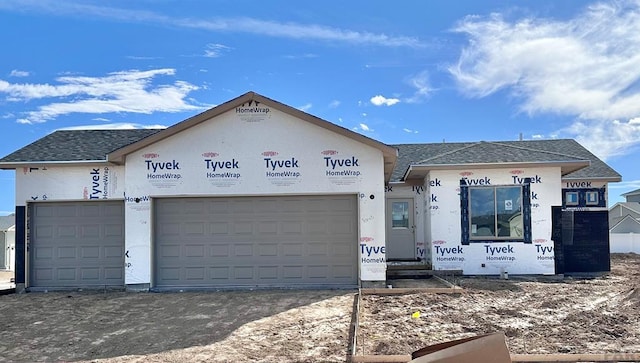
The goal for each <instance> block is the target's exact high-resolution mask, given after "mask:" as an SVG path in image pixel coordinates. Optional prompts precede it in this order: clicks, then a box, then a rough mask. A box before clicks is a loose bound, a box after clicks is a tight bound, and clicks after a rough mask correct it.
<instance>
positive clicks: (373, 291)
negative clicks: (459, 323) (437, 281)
mask: <svg viewBox="0 0 640 363" xmlns="http://www.w3.org/2000/svg"><path fill="white" fill-rule="evenodd" d="M360 292H361V293H362V294H363V295H402V294H462V293H463V292H464V290H463V289H462V288H461V287H455V288H451V287H423V288H420V287H397V288H396V287H394V288H391V289H388V288H387V289H384V288H365V289H360Z"/></svg>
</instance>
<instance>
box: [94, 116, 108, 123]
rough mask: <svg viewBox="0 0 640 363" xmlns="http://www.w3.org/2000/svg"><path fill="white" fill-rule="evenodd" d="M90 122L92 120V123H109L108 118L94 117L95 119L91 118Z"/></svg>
mask: <svg viewBox="0 0 640 363" xmlns="http://www.w3.org/2000/svg"><path fill="white" fill-rule="evenodd" d="M91 120H93V121H104V122H109V121H111V120H109V119H108V118H104V117H96V118H92V119H91Z"/></svg>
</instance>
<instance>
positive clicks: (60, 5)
mask: <svg viewBox="0 0 640 363" xmlns="http://www.w3.org/2000/svg"><path fill="white" fill-rule="evenodd" d="M0 9H4V10H10V11H16V12H40V13H46V14H51V15H58V16H76V17H91V18H103V19H112V20H117V21H123V22H129V23H151V24H161V25H167V26H177V27H183V28H193V29H200V30H208V31H212V32H224V33H248V34H253V35H258V36H268V37H275V38H289V39H305V40H319V41H329V42H343V43H349V44H357V45H377V46H384V47H410V48H422V47H424V46H425V44H424V43H423V42H422V41H420V40H419V39H417V38H415V37H406V36H391V35H386V34H382V33H371V32H366V31H355V30H349V29H340V28H334V27H329V26H324V25H319V24H297V23H293V22H287V23H280V22H276V21H270V20H261V19H256V18H249V17H236V18H224V17H218V18H201V19H198V18H173V17H170V16H167V15H163V14H160V13H156V12H153V11H148V10H135V9H127V8H115V7H107V6H99V5H92V4H87V3H78V2H74V1H64V2H62V1H59V0H37V1H33V0H32V1H25V0H4V1H0Z"/></svg>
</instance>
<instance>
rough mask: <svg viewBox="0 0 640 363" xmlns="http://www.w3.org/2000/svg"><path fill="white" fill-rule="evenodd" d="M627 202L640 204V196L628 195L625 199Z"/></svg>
mask: <svg viewBox="0 0 640 363" xmlns="http://www.w3.org/2000/svg"><path fill="white" fill-rule="evenodd" d="M625 199H626V200H627V202H638V203H640V194H633V195H627V196H626V197H625Z"/></svg>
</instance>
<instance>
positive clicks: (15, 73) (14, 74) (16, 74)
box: [9, 69, 31, 77]
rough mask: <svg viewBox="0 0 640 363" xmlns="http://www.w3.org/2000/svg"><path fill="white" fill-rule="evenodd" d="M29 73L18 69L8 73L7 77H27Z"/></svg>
mask: <svg viewBox="0 0 640 363" xmlns="http://www.w3.org/2000/svg"><path fill="white" fill-rule="evenodd" d="M30 74H31V73H29V72H27V71H21V70H18V69H14V70H12V71H11V72H10V73H9V77H29V75H30Z"/></svg>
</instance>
